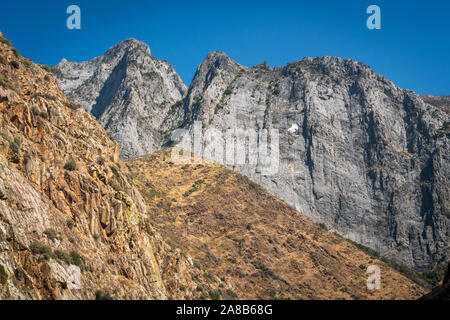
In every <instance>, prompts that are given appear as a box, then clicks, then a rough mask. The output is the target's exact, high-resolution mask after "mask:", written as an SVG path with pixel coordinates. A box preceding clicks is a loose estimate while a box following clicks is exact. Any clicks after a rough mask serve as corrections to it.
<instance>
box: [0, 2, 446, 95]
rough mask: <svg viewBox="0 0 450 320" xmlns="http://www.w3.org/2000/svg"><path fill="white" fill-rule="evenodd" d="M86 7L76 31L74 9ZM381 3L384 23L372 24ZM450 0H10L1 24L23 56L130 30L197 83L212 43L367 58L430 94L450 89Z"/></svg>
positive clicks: (264, 54)
mask: <svg viewBox="0 0 450 320" xmlns="http://www.w3.org/2000/svg"><path fill="white" fill-rule="evenodd" d="M71 4H76V5H79V6H80V8H81V30H68V29H67V27H66V19H67V17H68V14H66V8H67V7H68V6H69V5H71ZM371 4H376V5H378V6H379V7H380V8H381V18H382V29H381V30H369V29H367V27H366V20H367V18H368V16H369V15H368V14H366V8H367V7H368V6H369V5H371ZM448 21H450V1H447V0H441V1H437V0H428V1H403V0H396V1H392V0H390V1H382V0H371V1H365V0H359V1H356V0H354V1H353V0H348V1H344V0H343V1H336V0H334V1H325V0H322V1H321V0H316V1H310V0H309V1H284V0H277V1H264V0H260V1H251V0H250V1H249V0H248V1H245V0H241V1H235V0H228V1H214V0H209V1H195V0H192V1H175V0H165V1H161V0H160V1H152V0H148V1H138V0H128V1H123V0H122V1H115V0H110V1H103V0H102V1H93V0H90V1H84V0H71V1H62V0H58V1H3V3H2V5H1V11H0V30H2V31H3V33H4V34H5V36H6V37H7V38H9V39H10V40H11V41H12V42H13V45H14V46H15V47H17V48H18V49H19V51H20V52H21V53H22V55H24V56H27V57H29V58H31V59H33V60H34V61H35V62H39V63H45V64H49V65H52V64H56V63H58V62H59V61H60V60H61V59H62V58H63V57H64V58H66V59H68V60H73V61H83V60H88V59H90V58H92V57H95V56H98V55H101V54H103V53H104V52H105V51H106V50H107V49H108V48H109V47H111V46H112V45H114V44H115V43H117V42H119V41H120V40H123V39H126V38H130V37H133V38H136V39H138V40H142V41H144V42H146V43H147V44H148V45H149V46H150V48H151V50H152V53H153V55H154V56H155V57H156V58H158V59H165V60H168V61H169V62H170V63H171V64H172V65H173V66H174V67H175V69H176V70H177V72H178V73H179V74H180V76H181V77H182V79H183V80H184V81H185V83H187V84H189V83H190V82H191V79H192V77H193V75H194V73H195V70H196V68H197V66H198V65H199V64H200V63H201V62H202V61H203V59H204V58H205V57H206V54H207V53H208V52H210V51H216V50H220V51H225V52H226V53H227V54H228V55H229V56H230V57H231V58H232V59H234V60H236V61H237V62H239V63H241V64H243V65H246V66H253V65H255V64H258V63H261V62H263V61H267V62H268V63H269V64H270V65H271V66H284V65H285V64H286V63H287V62H293V61H298V60H301V59H302V58H303V57H316V56H324V55H330V56H339V57H342V58H351V59H355V60H358V61H361V62H363V63H365V64H367V65H369V66H371V67H372V68H373V69H374V70H375V71H376V72H378V73H381V74H383V75H384V76H386V77H387V78H389V79H390V80H392V81H394V82H395V83H396V84H397V85H399V86H401V87H403V88H407V89H411V90H414V91H417V92H418V93H420V94H435V95H449V94H450V23H449V22H448Z"/></svg>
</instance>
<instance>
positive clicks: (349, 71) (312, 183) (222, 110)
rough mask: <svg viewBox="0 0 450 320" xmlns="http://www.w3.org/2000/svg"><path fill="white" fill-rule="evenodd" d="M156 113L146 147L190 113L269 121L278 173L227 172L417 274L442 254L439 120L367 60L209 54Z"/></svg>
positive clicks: (444, 228) (443, 159)
mask: <svg viewBox="0 0 450 320" xmlns="http://www.w3.org/2000/svg"><path fill="white" fill-rule="evenodd" d="M119 111H120V113H122V112H124V113H127V112H126V111H125V109H120V110H119V109H118V110H116V111H115V112H119ZM164 112H166V114H165V115H164V116H163V118H164V119H163V120H162V122H161V123H162V124H161V125H160V126H159V127H151V128H149V130H155V129H156V130H158V132H159V135H158V136H150V137H149V139H150V140H151V141H149V142H146V143H149V144H151V145H152V148H151V149H152V151H156V150H159V149H161V148H163V147H164V146H167V145H171V141H170V138H171V134H172V132H173V130H174V129H177V128H182V129H186V130H188V131H190V132H191V133H192V130H193V124H194V122H195V121H199V122H200V123H201V124H202V126H203V132H205V131H206V130H207V129H208V128H215V129H218V130H219V131H221V132H225V131H226V130H228V129H230V128H234V129H236V128H247V129H251V130H255V131H256V132H259V130H261V129H276V130H278V131H279V133H280V171H279V172H278V173H277V174H275V175H273V176H264V175H261V174H260V173H258V172H257V171H258V170H259V169H258V167H259V165H258V164H257V165H256V167H255V166H229V168H232V169H235V170H237V171H238V172H240V173H242V174H244V175H246V176H248V177H249V178H250V179H252V180H253V181H255V182H257V183H258V184H260V185H262V186H264V187H266V188H267V189H268V190H269V191H270V192H271V193H272V194H274V195H276V196H277V197H279V198H281V199H283V200H285V201H287V202H288V203H289V204H290V205H292V206H293V207H294V208H296V209H297V210H298V211H300V212H303V213H304V214H306V215H307V216H308V217H309V218H311V219H312V220H313V221H316V222H322V223H325V224H326V225H327V226H328V227H329V228H332V229H334V230H337V231H338V232H339V233H340V234H342V235H344V236H345V237H347V238H350V239H352V240H354V241H356V242H359V243H362V244H364V245H366V246H368V247H371V248H372V249H375V250H377V251H379V252H381V253H382V254H383V255H386V256H388V257H389V258H394V259H397V261H399V262H400V263H402V264H406V265H408V266H410V267H413V268H415V269H416V270H419V271H423V270H425V269H430V268H433V267H434V266H435V265H436V264H439V263H445V261H446V260H447V259H448V257H449V250H450V249H449V246H448V242H449V241H448V236H449V235H448V229H449V227H448V226H449V219H448V217H449V212H448V208H449V190H448V187H447V186H448V185H449V181H448V173H449V170H450V169H449V161H448V159H449V157H448V150H446V149H445V147H444V146H445V145H446V144H448V120H446V118H447V116H446V114H445V113H444V111H443V110H441V109H439V108H437V107H435V106H433V105H430V104H426V103H424V102H423V98H421V97H419V96H418V95H417V94H415V93H414V92H412V91H411V90H406V89H401V88H398V87H396V86H395V85H394V83H393V82H392V81H390V80H388V79H386V78H385V77H383V76H382V75H380V74H377V73H376V72H374V71H373V70H372V69H371V68H370V67H369V66H367V65H365V64H363V63H360V62H357V61H354V60H351V59H345V60H344V59H342V58H339V57H330V56H325V57H321V58H303V59H302V60H300V61H299V62H294V63H289V64H287V65H286V66H285V67H275V68H271V67H270V66H268V65H267V64H265V63H263V64H260V65H256V66H253V67H251V68H249V67H244V66H242V65H240V64H239V63H237V62H235V61H233V60H232V59H231V58H230V57H228V56H227V55H226V54H225V53H224V52H220V51H219V52H211V53H209V54H208V55H207V56H206V58H205V60H204V61H203V62H202V63H201V64H200V65H199V67H198V68H197V72H196V74H195V76H194V79H193V81H192V83H191V85H190V87H189V88H188V89H187V90H186V93H185V96H183V98H182V99H181V100H178V101H177V102H176V103H174V104H172V105H171V106H170V107H169V108H167V109H165V111H164ZM149 116H150V117H153V116H156V115H155V114H152V113H150V114H149ZM158 116H159V114H158ZM446 121H447V122H446ZM135 123H136V121H135ZM138 126H139V125H138ZM143 128H145V127H143ZM123 130H124V129H123V128H121V129H118V130H117V132H116V133H115V134H113V135H114V136H115V137H116V138H117V139H118V141H119V144H121V147H125V149H126V148H128V147H127V144H130V143H131V144H133V143H134V142H133V141H131V140H129V141H126V142H121V141H122V139H121V136H120V132H122V131H123ZM138 140H139V139H138ZM246 147H248V145H246ZM144 153H145V152H144ZM144 153H141V154H144ZM139 154H140V153H139V152H138V153H134V155H139ZM124 157H125V158H129V157H130V154H125V155H124ZM258 161H260V160H258Z"/></svg>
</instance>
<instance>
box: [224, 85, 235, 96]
mask: <svg viewBox="0 0 450 320" xmlns="http://www.w3.org/2000/svg"><path fill="white" fill-rule="evenodd" d="M232 93H233V87H228V88H226V90H225V92H224V93H223V94H224V95H226V96H229V95H230V94H232Z"/></svg>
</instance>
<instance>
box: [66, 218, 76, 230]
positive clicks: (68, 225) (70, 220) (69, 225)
mask: <svg viewBox="0 0 450 320" xmlns="http://www.w3.org/2000/svg"><path fill="white" fill-rule="evenodd" d="M66 224H67V227H68V228H69V229H72V228H73V227H75V221H74V220H73V219H67V221H66Z"/></svg>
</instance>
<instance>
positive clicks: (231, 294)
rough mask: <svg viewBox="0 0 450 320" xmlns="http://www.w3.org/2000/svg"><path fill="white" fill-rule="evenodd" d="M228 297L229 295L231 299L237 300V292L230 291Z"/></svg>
mask: <svg viewBox="0 0 450 320" xmlns="http://www.w3.org/2000/svg"><path fill="white" fill-rule="evenodd" d="M227 295H229V296H230V297H231V298H237V297H238V295H237V294H236V292H234V291H233V290H230V289H228V290H227Z"/></svg>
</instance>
